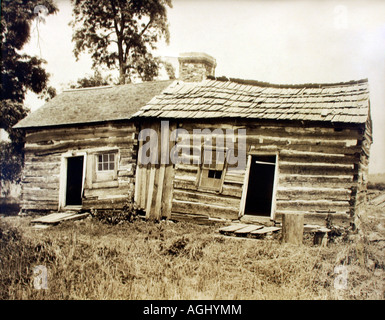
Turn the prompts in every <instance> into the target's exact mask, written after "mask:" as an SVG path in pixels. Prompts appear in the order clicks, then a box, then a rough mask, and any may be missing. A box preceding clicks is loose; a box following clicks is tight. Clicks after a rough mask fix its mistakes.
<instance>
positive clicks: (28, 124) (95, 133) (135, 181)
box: [16, 53, 372, 226]
mask: <svg viewBox="0 0 385 320" xmlns="http://www.w3.org/2000/svg"><path fill="white" fill-rule="evenodd" d="M215 67H216V61H215V59H214V58H213V57H211V56H209V55H207V54H203V53H186V54H181V56H180V57H179V79H178V80H176V81H155V82H148V83H142V84H128V85H123V86H115V87H99V88H90V89H79V90H71V91H65V92H63V93H62V94H60V95H59V96H57V97H55V98H54V99H52V100H51V101H49V102H48V103H47V104H46V105H44V106H43V107H42V108H40V109H38V110H37V111H35V112H33V113H32V114H30V115H29V116H28V117H26V118H25V119H23V120H22V121H21V122H19V123H18V124H17V125H16V128H22V129H24V130H25V132H26V144H25V167H24V173H23V183H22V196H23V202H22V211H23V212H33V211H39V212H41V211H55V210H66V209H70V210H89V209H91V208H94V209H104V210H112V209H121V208H122V207H123V205H124V203H125V201H127V199H129V198H131V197H134V199H135V202H136V203H137V205H138V206H139V208H141V209H143V210H144V211H145V212H146V217H147V218H148V219H153V220H159V219H161V218H173V217H175V218H178V217H184V216H192V217H198V218H199V217H201V216H204V217H210V218H219V219H221V218H224V219H231V220H237V219H240V220H242V221H243V220H245V221H274V222H276V221H278V222H279V221H280V220H281V217H282V216H283V215H284V214H290V213H303V214H304V217H305V218H304V221H305V223H318V224H324V221H325V219H329V220H330V219H331V220H332V221H333V223H334V224H339V225H344V226H346V225H351V224H352V223H353V224H354V223H355V221H356V218H358V217H359V216H360V214H361V211H362V206H363V204H364V203H365V200H366V183H367V174H368V162H369V154H370V145H371V143H372V122H371V117H370V100H369V88H368V81H367V79H363V80H358V81H349V82H341V83H328V84H301V85H297V84H296V85H276V84H270V83H265V82H260V81H254V80H242V79H232V78H231V79H229V78H226V77H220V78H217V77H215ZM146 130H147V132H150V133H151V134H152V133H154V134H155V136H156V137H157V140H156V143H155V145H150V146H151V148H146V145H147V147H148V144H149V142H150V140H151V134H150V136H148V135H145V134H142V133H143V132H146ZM143 150H145V151H143ZM207 151H210V152H207ZM170 158H173V159H174V160H175V159H176V161H162V159H166V160H170ZM206 158H210V161H206ZM144 159H150V161H147V162H146V161H143V160H144ZM154 159H155V161H151V160H154ZM157 160H160V161H157Z"/></svg>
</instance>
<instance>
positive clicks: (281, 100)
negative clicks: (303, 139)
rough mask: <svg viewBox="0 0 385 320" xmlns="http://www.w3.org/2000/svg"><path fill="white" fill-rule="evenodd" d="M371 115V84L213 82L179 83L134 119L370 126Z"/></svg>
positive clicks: (148, 105)
mask: <svg viewBox="0 0 385 320" xmlns="http://www.w3.org/2000/svg"><path fill="white" fill-rule="evenodd" d="M368 113H369V88H368V81H367V79H364V80H359V81H350V82H343V83H335V84H304V85H274V84H269V83H264V82H258V81H247V80H240V79H230V80H229V79H209V80H205V81H203V82H200V83H183V82H181V81H175V82H174V83H173V84H172V85H171V86H169V87H168V88H167V89H166V90H164V91H163V92H162V94H160V95H158V96H156V97H154V98H153V99H152V100H151V101H150V102H149V103H147V105H145V106H144V107H143V108H141V109H140V110H139V111H138V112H137V113H136V114H134V117H138V118H159V119H166V118H168V119H170V118H176V119H181V118H184V119H189V118H190V119H210V118H247V119H263V120H265V119H268V120H307V121H328V122H342V123H365V122H366V120H367V117H368Z"/></svg>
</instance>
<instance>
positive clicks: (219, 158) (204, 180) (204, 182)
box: [199, 148, 226, 191]
mask: <svg viewBox="0 0 385 320" xmlns="http://www.w3.org/2000/svg"><path fill="white" fill-rule="evenodd" d="M225 162H226V150H225V149H224V148H221V149H219V148H205V149H204V151H203V152H202V159H201V176H200V183H199V186H200V187H202V188H208V189H213V190H216V191H220V190H221V188H222V183H223V178H224V171H225Z"/></svg>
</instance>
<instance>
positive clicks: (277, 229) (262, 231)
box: [250, 227, 281, 234]
mask: <svg viewBox="0 0 385 320" xmlns="http://www.w3.org/2000/svg"><path fill="white" fill-rule="evenodd" d="M279 230H281V228H279V227H264V228H262V229H259V230H254V231H251V232H250V234H266V233H269V232H276V231H279Z"/></svg>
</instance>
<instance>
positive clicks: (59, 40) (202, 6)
mask: <svg viewBox="0 0 385 320" xmlns="http://www.w3.org/2000/svg"><path fill="white" fill-rule="evenodd" d="M54 1H55V0H54ZM55 2H56V3H57V5H58V7H59V12H58V13H57V14H56V15H52V16H48V17H46V22H45V24H43V23H39V24H37V23H34V24H33V26H32V34H31V40H30V42H29V43H28V44H27V45H26V46H25V48H24V51H25V52H27V53H29V54H31V55H37V56H39V57H41V58H43V59H45V60H46V61H47V64H46V70H47V71H48V72H49V73H50V74H51V83H50V84H51V85H52V86H54V87H55V88H56V89H57V91H58V92H59V93H60V92H61V91H62V90H63V89H65V88H67V87H68V85H69V83H70V82H71V81H72V82H76V80H77V79H78V78H80V77H84V76H85V75H91V74H92V73H93V71H92V69H91V64H92V63H91V60H90V58H89V56H88V55H87V54H83V55H82V56H81V57H80V60H79V61H76V59H75V56H74V54H73V48H74V43H73V42H71V37H72V29H71V27H70V26H69V25H68V23H69V22H70V21H71V19H72V15H71V14H72V8H71V4H70V1H69V0H56V1H55ZM384 13H385V1H381V0H366V1H365V0H357V1H355V0H349V1H332V0H318V1H317V0H313V1H309V0H307V1H304V0H284V1H283V0H281V1H280V0H173V8H172V9H169V10H168V20H169V30H170V43H169V45H166V44H165V43H160V44H159V48H158V50H157V51H156V52H154V54H155V55H159V56H167V57H171V58H174V60H176V58H177V57H178V56H179V54H180V53H182V52H191V51H196V52H205V53H207V54H210V55H211V56H213V57H214V58H215V59H216V61H217V68H216V75H217V76H227V77H233V78H242V79H253V80H259V81H265V82H270V83H280V84H301V83H324V82H341V81H350V80H359V79H364V78H368V80H369V89H370V100H371V114H372V119H373V136H374V137H373V140H374V143H373V145H372V147H371V157H370V164H369V172H370V173H381V172H382V173H384V172H385V143H384V141H385V90H384V89H385V14H384ZM26 104H27V106H29V107H30V108H31V109H32V110H36V109H37V108H38V107H40V106H41V105H42V104H44V102H43V101H42V100H38V99H36V98H35V97H34V96H33V95H29V96H28V98H27V100H26Z"/></svg>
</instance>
